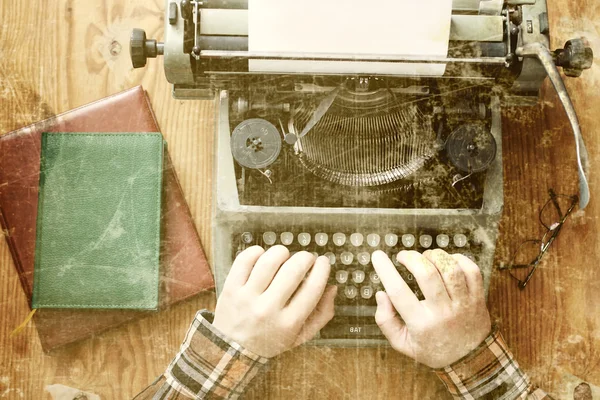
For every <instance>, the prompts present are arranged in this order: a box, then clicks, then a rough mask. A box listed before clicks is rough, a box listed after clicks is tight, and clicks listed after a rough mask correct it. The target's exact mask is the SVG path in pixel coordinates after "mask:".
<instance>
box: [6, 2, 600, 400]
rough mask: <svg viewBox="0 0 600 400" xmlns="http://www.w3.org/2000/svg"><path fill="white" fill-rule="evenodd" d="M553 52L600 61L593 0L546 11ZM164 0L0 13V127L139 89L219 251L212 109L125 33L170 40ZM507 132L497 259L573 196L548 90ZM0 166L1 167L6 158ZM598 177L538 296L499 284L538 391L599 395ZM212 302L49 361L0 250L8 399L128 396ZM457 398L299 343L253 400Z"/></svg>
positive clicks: (427, 383) (394, 360) (585, 86)
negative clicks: (574, 382)
mask: <svg viewBox="0 0 600 400" xmlns="http://www.w3.org/2000/svg"><path fill="white" fill-rule="evenodd" d="M549 3H550V4H549V7H550V10H549V15H550V24H551V25H550V26H551V27H553V28H554V32H553V35H554V36H553V45H554V46H555V47H562V44H563V43H564V41H565V40H567V39H569V38H570V37H572V36H574V35H579V34H584V35H586V36H587V37H588V39H589V40H590V42H591V43H592V45H593V47H594V50H595V51H596V53H597V54H600V34H599V33H598V32H600V4H597V2H594V1H593V0H580V1H577V0H557V1H553V2H549ZM163 7H164V4H163V2H147V1H142V0H130V1H128V2H121V1H118V0H102V1H97V2H94V3H93V4H92V3H90V2H89V1H87V2H84V1H82V0H73V1H67V0H60V1H56V2H39V4H37V5H36V6H35V8H34V9H32V8H31V6H29V4H28V3H25V2H22V1H17V0H4V1H2V2H1V3H0V21H2V23H1V24H0V37H2V41H0V99H1V102H2V107H0V132H6V131H9V130H12V129H14V128H17V127H20V126H23V125H26V124H27V123H30V122H33V121H36V120H39V119H42V118H44V117H47V116H51V115H52V114H56V113H59V112H62V111H65V110H68V109H70V108H73V107H76V106H79V105H81V104H85V103H88V102H90V101H93V100H96V99H98V98H101V97H104V96H106V95H109V94H112V93H115V92H117V91H120V90H122V89H126V88H129V87H131V86H134V85H136V84H139V83H141V84H143V85H144V87H145V88H146V89H147V90H148V91H149V93H150V97H151V99H152V104H153V106H154V108H155V111H156V113H157V118H158V121H159V123H160V125H161V128H162V130H163V133H164V135H165V137H166V138H167V141H168V143H169V150H170V152H171V155H172V157H173V160H174V163H175V167H176V169H177V172H178V174H179V176H180V179H181V183H182V186H183V189H184V192H185V195H186V199H187V201H188V202H189V204H190V208H191V211H192V215H193V217H194V220H195V222H196V225H197V226H198V229H199V232H200V236H201V239H202V241H203V243H204V244H205V248H206V250H207V251H208V252H209V253H210V246H209V245H208V244H209V243H210V210H211V207H210V205H211V192H212V186H211V185H212V163H213V152H212V145H213V129H212V124H213V112H214V108H213V107H212V104H211V103H210V102H202V101H178V100H174V99H172V98H171V95H170V87H169V85H168V84H167V82H166V80H165V79H164V72H163V71H162V65H161V63H160V62H159V61H157V60H154V61H151V62H149V64H148V67H147V68H145V69H142V70H133V68H132V67H131V64H130V60H129V54H128V51H127V47H128V36H129V32H130V30H131V29H132V28H134V27H139V28H144V29H146V31H147V32H148V35H149V36H151V37H156V38H160V37H162V31H163V18H164V16H163ZM599 83H600V65H599V63H598V62H596V63H595V65H594V70H593V71H588V72H585V73H584V75H583V77H582V78H580V79H570V80H568V82H567V85H568V87H569V89H570V91H571V94H572V95H573V100H574V103H575V106H576V108H577V110H578V112H579V117H580V120H581V123H582V128H583V132H584V136H585V138H586V141H587V144H588V150H589V152H590V158H591V161H592V166H593V167H594V166H595V165H596V164H597V163H598V162H599V161H600V158H599V155H600V139H599V138H600V124H598V122H597V110H599V109H600V94H599V93H597V90H596V88H597V87H598V85H599ZM503 117H504V118H503V122H504V133H505V136H504V141H503V146H504V157H505V158H504V163H505V165H504V173H505V196H506V199H505V204H506V206H505V216H504V218H503V220H502V224H501V235H500V240H499V246H498V254H497V257H496V260H497V261H498V262H500V261H503V260H506V259H507V258H508V257H509V254H510V250H511V249H513V248H514V247H515V246H516V245H517V244H518V243H519V241H520V240H521V239H522V238H526V237H529V236H536V235H537V236H539V235H540V233H541V232H542V231H541V227H540V226H539V225H538V222H537V212H538V209H539V207H541V205H542V204H543V203H544V201H545V199H546V196H547V195H546V190H547V188H549V187H554V188H555V189H556V190H557V191H559V192H564V193H574V192H575V191H576V188H577V183H576V170H575V164H574V163H575V160H574V152H573V139H572V134H571V132H570V130H569V126H568V124H567V122H566V119H565V117H564V113H563V111H562V110H561V109H560V106H559V103H558V101H557V98H556V96H555V94H554V93H553V91H552V89H551V88H550V87H549V86H548V85H546V86H545V88H544V90H543V92H542V95H541V102H540V106H539V107H534V108H530V109H507V110H505V112H504V113H503ZM0 162H1V160H0ZM595 170H597V168H595V169H594V168H592V175H591V177H590V178H591V179H590V185H591V188H592V201H591V204H590V206H589V208H588V209H586V210H585V211H584V212H576V213H575V215H574V216H573V218H571V219H570V220H569V221H568V222H567V224H566V226H565V228H564V230H563V231H562V233H561V235H560V237H559V239H558V240H557V241H556V242H555V243H554V244H553V246H552V248H551V250H550V252H549V254H548V255H547V257H546V259H545V261H544V263H543V264H542V267H541V268H540V270H539V271H538V272H537V273H536V275H535V277H534V278H533V280H532V282H531V285H530V287H528V288H527V290H525V291H523V292H520V291H519V290H518V289H517V288H516V285H515V284H514V282H513V281H511V280H510V279H509V278H508V277H507V276H506V274H505V273H496V274H495V275H494V277H493V281H492V286H491V288H490V297H489V305H490V307H491V311H492V315H493V318H494V319H495V320H497V321H499V323H500V324H501V326H502V330H503V332H504V333H505V336H506V338H507V340H508V342H509V344H510V345H511V347H512V348H513V350H514V351H515V353H516V354H517V357H518V360H519V361H520V363H521V365H523V366H524V367H525V368H526V369H527V371H528V372H529V373H530V374H531V375H532V377H533V380H534V381H535V382H537V383H539V384H540V385H541V386H543V387H545V388H548V389H549V390H551V391H553V392H555V393H560V386H561V384H562V382H563V379H564V378H563V376H565V375H566V374H569V375H573V376H576V377H579V378H581V379H583V380H587V381H588V382H590V383H594V384H596V385H598V384H600V368H598V365H600V354H599V350H598V349H600V333H599V332H600V314H599V313H598V312H597V307H596V308H595V306H596V305H597V304H600V287H599V285H600V269H599V268H597V266H596V265H595V264H596V263H597V261H598V259H599V254H598V252H599V251H600V246H599V243H598V223H597V218H596V217H595V216H596V215H598V211H599V209H598V207H599V205H598V204H599V202H600V198H599V197H597V195H596V193H598V191H597V190H595V189H596V188H598V187H599V183H600V182H599V180H600V175H599V174H597V173H595ZM214 304H215V300H214V294H211V293H209V294H205V295H202V296H199V297H198V298H196V299H193V300H190V301H188V302H185V303H183V304H180V305H178V306H176V307H173V308H172V309H171V310H169V311H166V312H164V313H161V314H158V315H154V316H151V317H148V318H145V319H143V320H140V321H136V322H133V323H130V324H127V325H126V326H123V327H121V328H118V329H114V330H111V331H109V332H106V333H104V334H101V335H98V336H96V337H94V338H90V339H88V340H84V341H82V342H80V343H77V344H74V345H71V346H67V347H65V348H62V349H58V350H56V351H55V352H54V353H52V354H50V355H46V354H43V353H42V351H41V347H40V344H39V340H38V338H37V336H36V332H35V327H34V326H29V327H27V328H26V329H25V331H24V332H23V333H22V334H21V335H19V336H17V337H16V338H10V337H9V333H10V331H11V330H12V329H13V328H14V327H15V326H17V325H18V324H19V323H20V321H22V320H23V318H24V317H25V316H26V315H27V313H28V308H27V302H26V299H25V296H24V295H23V293H22V291H21V288H20V284H19V281H18V278H17V275H16V273H15V271H14V268H13V265H12V260H11V259H10V253H9V251H8V249H7V246H6V244H5V243H4V241H0V316H1V317H0V318H1V321H2V324H0V349H2V350H1V351H0V371H1V372H0V394H1V396H3V397H6V398H19V397H20V396H23V397H24V398H44V396H47V395H44V394H43V391H44V387H45V386H46V385H49V384H54V383H60V384H64V385H68V386H71V387H75V388H79V389H83V390H86V391H90V392H94V393H96V394H99V395H101V396H102V397H103V398H111V399H112V398H115V399H119V398H131V397H132V396H133V395H135V394H136V393H137V392H139V391H140V390H141V389H142V388H144V387H145V386H146V385H147V384H149V383H150V382H151V381H152V380H153V379H154V378H155V377H156V376H157V375H159V374H160V373H162V371H164V369H165V367H166V366H167V364H168V363H169V361H170V360H171V358H172V357H173V355H174V354H175V352H176V351H177V348H178V347H179V344H180V342H181V340H182V339H183V335H184V333H185V331H186V329H187V327H188V326H189V323H190V321H191V319H192V317H193V315H194V314H195V312H196V310H198V309H201V308H209V309H213V308H214ZM1 396H0V397H1ZM354 397H356V398H368V399H371V398H380V399H387V398H414V399H422V398H449V396H447V395H446V394H445V391H444V388H443V386H442V385H441V383H440V382H438V381H437V380H436V379H435V378H434V377H433V375H432V374H431V372H430V371H429V370H428V368H425V367H423V366H419V365H416V364H415V363H414V362H412V361H410V360H408V359H407V358H406V357H403V356H401V355H399V354H397V353H395V352H394V351H392V350H390V349H359V350H356V349H327V348H301V349H296V350H294V351H291V352H289V353H287V354H285V355H283V356H281V357H279V358H278V359H277V360H275V361H274V362H273V364H272V366H271V369H270V371H269V373H268V374H267V375H266V376H265V377H264V378H263V379H261V380H260V381H258V382H257V384H256V385H255V387H254V388H253V390H252V391H251V392H250V393H249V394H248V396H247V398H250V399H287V398H298V399H309V398H311V399H312V398H354Z"/></svg>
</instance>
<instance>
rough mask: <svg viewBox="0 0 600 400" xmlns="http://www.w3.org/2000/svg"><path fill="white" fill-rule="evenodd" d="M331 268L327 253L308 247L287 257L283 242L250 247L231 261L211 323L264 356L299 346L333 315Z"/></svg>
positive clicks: (247, 347) (333, 292)
mask: <svg viewBox="0 0 600 400" xmlns="http://www.w3.org/2000/svg"><path fill="white" fill-rule="evenodd" d="M330 268H331V267H330V265H329V259H328V258H327V257H324V256H321V257H319V258H317V259H316V260H315V257H314V256H313V255H312V254H310V253H308V252H306V251H301V252H298V253H296V254H295V255H293V256H292V257H290V252H289V251H288V249H287V248H285V247H283V246H273V247H271V248H270V249H269V250H267V251H264V250H263V249H262V248H261V247H259V246H253V247H250V248H248V249H246V250H244V251H243V252H242V253H240V255H239V256H238V257H237V258H236V259H235V261H234V262H233V266H232V267H231V271H230V272H229V275H228V276H227V280H226V281H225V285H224V287H223V292H222V293H221V296H220V297H219V300H218V301H217V307H216V310H215V319H214V322H213V326H214V327H215V328H217V329H218V330H219V331H221V332H222V333H224V334H225V335H226V336H228V337H230V338H231V339H233V340H235V341H236V342H238V343H239V344H241V345H242V346H244V347H245V348H246V349H248V350H250V351H252V352H253V353H255V354H258V355H260V356H263V357H267V358H269V357H274V356H276V355H278V354H280V353H283V352H284V351H286V350H289V349H291V348H292V347H295V346H299V345H301V344H302V343H304V342H306V341H307V340H309V339H311V338H312V337H313V336H314V335H315V334H316V333H317V332H318V331H319V330H320V329H321V328H322V327H323V326H325V324H327V322H329V320H330V319H331V318H333V312H334V311H333V301H334V298H335V295H336V287H335V286H330V287H327V280H328V278H329V271H330ZM304 278H306V279H305V280H304V281H303V279H304Z"/></svg>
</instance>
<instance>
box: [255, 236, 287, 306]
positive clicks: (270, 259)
mask: <svg viewBox="0 0 600 400" xmlns="http://www.w3.org/2000/svg"><path fill="white" fill-rule="evenodd" d="M288 258H290V252H289V250H288V249H287V248H286V247H284V246H281V245H277V246H273V247H271V248H270V249H269V250H267V251H265V253H264V254H263V255H262V256H260V258H259V259H258V261H257V262H256V265H254V269H253V270H252V273H251V274H250V277H249V278H248V282H247V283H246V287H249V288H251V289H252V290H253V291H255V292H256V293H259V294H260V293H263V292H264V291H265V290H267V288H268V287H269V285H270V284H271V281H272V280H273V278H274V277H275V274H277V271H279V268H281V266H282V265H283V263H284V262H286V261H287V259H288Z"/></svg>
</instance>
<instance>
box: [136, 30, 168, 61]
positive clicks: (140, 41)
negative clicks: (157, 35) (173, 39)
mask: <svg viewBox="0 0 600 400" xmlns="http://www.w3.org/2000/svg"><path fill="white" fill-rule="evenodd" d="M163 53H164V44H163V43H157V42H156V40H154V39H147V38H146V31H144V30H143V29H137V28H136V29H134V30H133V31H131V37H130V39H129V54H130V55H131V63H132V64H133V68H142V67H145V66H146V60H147V59H148V58H156V56H157V55H162V54H163Z"/></svg>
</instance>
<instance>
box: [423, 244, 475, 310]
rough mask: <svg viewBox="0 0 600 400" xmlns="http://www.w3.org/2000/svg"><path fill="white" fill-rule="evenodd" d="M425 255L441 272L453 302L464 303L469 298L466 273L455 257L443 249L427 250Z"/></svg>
mask: <svg viewBox="0 0 600 400" xmlns="http://www.w3.org/2000/svg"><path fill="white" fill-rule="evenodd" d="M423 255H424V256H425V257H426V258H427V259H428V260H429V261H431V262H432V263H433V265H435V267H436V268H437V270H438V271H439V272H440V275H441V277H442V280H443V281H444V285H446V291H447V292H448V295H449V296H450V298H451V299H452V300H454V301H463V300H466V299H467V298H468V297H469V290H468V289H467V281H466V280H465V273H464V272H463V270H462V268H461V267H460V265H458V263H457V262H456V260H455V259H454V257H452V256H451V255H450V254H448V253H446V252H445V251H444V250H441V249H435V250H427V251H426V252H424V253H423Z"/></svg>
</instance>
